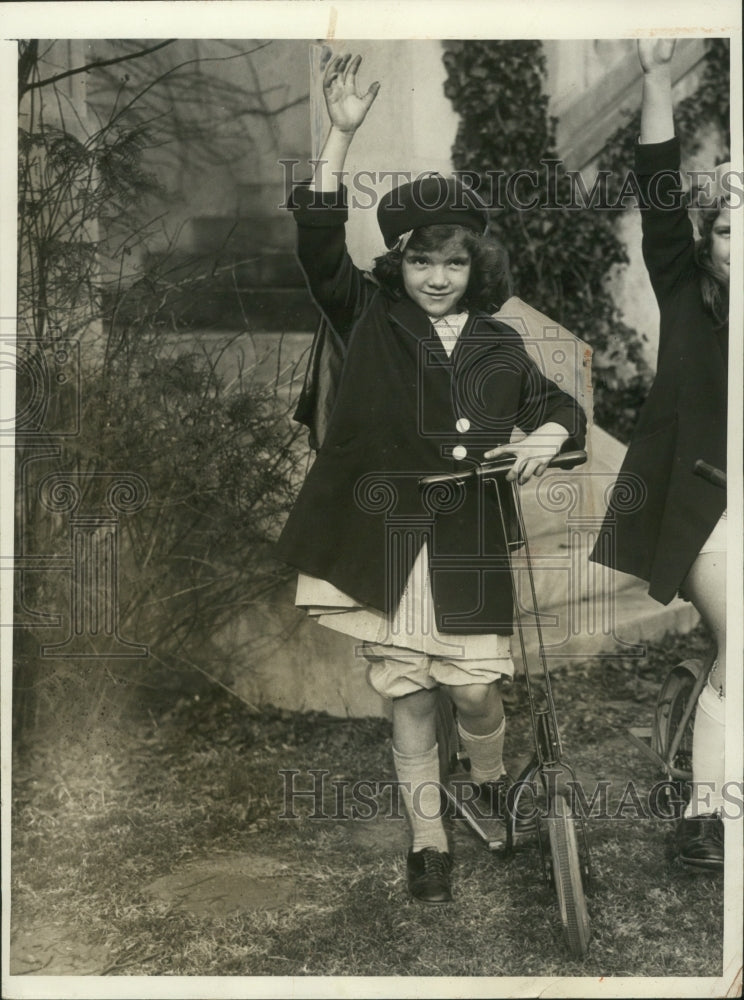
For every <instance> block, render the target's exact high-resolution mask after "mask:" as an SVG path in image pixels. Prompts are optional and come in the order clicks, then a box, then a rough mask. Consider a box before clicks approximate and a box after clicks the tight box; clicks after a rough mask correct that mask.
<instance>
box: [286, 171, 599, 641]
mask: <svg viewBox="0 0 744 1000" xmlns="http://www.w3.org/2000/svg"><path fill="white" fill-rule="evenodd" d="M315 197H316V198H319V196H315ZM294 198H295V201H294V208H295V217H296V221H297V224H298V255H299V259H300V263H301V265H302V267H303V269H304V271H305V274H306V277H307V281H308V285H309V287H310V290H311V293H312V295H313V297H314V299H315V301H316V303H317V304H318V306H319V308H320V309H321V311H322V313H323V316H324V318H325V320H326V321H327V322H328V324H329V326H330V329H331V330H332V331H333V332H334V333H335V334H336V335H337V336H338V337H339V338H341V339H342V340H343V341H344V343H345V361H344V365H343V370H342V372H341V377H340V381H339V383H338V386H337V394H336V399H335V404H334V407H333V411H332V414H331V417H330V420H329V423H328V427H327V430H326V433H325V437H324V440H323V443H322V446H321V447H320V450H319V451H318V454H317V456H316V458H315V461H314V464H313V465H312V468H311V469H310V472H309V474H308V476H307V479H306V481H305V483H304V485H303V487H302V489H301V491H300V494H299V496H298V498H297V501H296V503H295V505H294V507H293V509H292V512H291V514H290V516H289V519H288V521H287V524H286V526H285V528H284V531H283V532H282V535H281V537H280V539H279V542H278V546H277V554H278V556H279V558H281V559H283V560H284V561H285V562H288V563H290V564H291V565H293V566H295V567H297V568H298V569H300V570H302V571H303V572H305V573H309V574H310V575H312V576H316V577H320V578H321V579H324V580H327V581H329V582H331V583H333V584H334V585H335V586H336V587H338V588H339V589H340V590H342V591H344V592H345V593H347V594H349V595H350V596H352V597H353V598H355V599H356V600H358V601H360V602H361V603H364V604H368V605H371V606H372V607H374V608H378V609H380V610H382V611H387V612H390V611H392V610H393V609H394V608H395V607H397V605H398V602H399V600H400V597H401V593H402V589H403V586H404V584H405V581H406V579H407V576H408V572H409V570H410V567H411V565H412V563H413V560H414V558H415V556H416V554H417V553H418V551H419V549H420V548H421V545H422V543H423V540H424V539H425V538H426V539H428V549H429V554H430V578H431V583H432V594H433V599H434V606H435V612H436V619H437V626H438V628H439V629H440V631H442V632H444V633H457V632H460V633H490V632H498V633H501V634H509V633H511V631H512V592H511V580H510V575H509V569H508V559H507V555H506V553H507V551H508V550H507V545H506V544H505V541H504V531H503V528H502V521H501V515H500V512H499V507H498V504H497V501H496V496H495V492H494V489H493V486H492V485H489V484H484V485H483V486H480V487H478V486H473V487H468V488H463V487H455V488H452V489H449V490H447V489H438V490H436V489H435V490H433V491H432V490H429V491H423V492H422V490H421V489H420V487H419V484H418V480H419V477H421V476H423V475H427V474H431V473H438V472H453V471H463V469H467V468H469V467H470V466H472V465H473V464H474V462H475V461H478V460H481V459H482V457H483V453H484V452H485V451H487V450H488V449H489V448H493V447H494V446H495V445H497V444H503V443H505V442H507V441H509V439H510V435H511V432H512V430H513V428H514V426H515V425H516V426H518V427H520V428H521V429H522V430H525V431H527V432H529V431H532V430H534V429H535V428H536V427H538V426H540V425H541V424H543V423H545V422H546V421H556V422H558V423H560V424H562V425H563V426H565V427H566V428H567V429H568V431H569V434H570V435H571V437H570V438H569V441H567V442H566V445H565V448H566V449H575V448H580V447H582V446H583V441H584V434H585V426H586V421H585V417H584V414H583V412H582V411H581V409H580V407H579V406H578V404H577V403H576V402H575V401H574V400H573V399H572V397H570V396H569V395H567V394H566V393H564V392H562V391H561V390H559V389H558V388H557V386H556V385H555V384H554V383H552V382H550V381H549V380H548V379H546V378H545V377H544V376H543V375H542V373H541V372H540V371H539V370H538V368H537V367H536V365H535V364H534V362H533V361H532V360H531V359H530V358H529V357H528V355H527V352H526V351H525V348H524V345H523V343H522V341H521V339H520V337H519V335H518V334H517V333H516V331H514V330H513V329H512V328H511V327H509V326H507V325H505V324H504V323H500V322H497V321H495V320H494V319H493V318H492V317H490V316H488V315H486V314H471V316H470V318H469V319H468V322H467V324H466V326H465V328H464V330H463V332H462V334H461V336H460V338H459V340H458V343H457V346H456V347H455V350H454V352H453V354H452V357H451V359H450V358H448V357H447V355H446V353H445V351H444V350H443V348H442V345H441V342H440V340H439V337H438V336H437V334H436V332H435V330H434V328H433V327H432V326H431V323H430V322H429V319H428V317H427V315H426V314H425V313H424V312H423V311H422V310H421V309H420V308H419V307H418V306H417V305H416V304H415V303H414V302H413V301H412V300H411V299H409V298H408V297H404V298H403V299H401V300H399V301H396V300H395V299H393V298H391V297H389V296H388V295H386V294H385V293H384V292H383V291H382V290H381V289H380V288H379V287H377V286H376V284H375V283H373V282H372V281H370V279H369V277H368V276H366V275H365V274H363V273H362V272H361V271H359V270H357V269H356V268H355V267H354V265H353V264H352V262H351V259H350V258H349V256H348V254H347V252H346V246H345V234H344V223H345V221H346V215H347V213H346V209H345V207H344V192H343V190H342V191H341V192H340V194H339V196H336V195H333V196H329V195H324V196H323V200H324V201H325V202H326V204H324V205H319V204H318V203H317V202H313V200H312V199H313V196H312V194H311V193H310V192H309V191H308V190H307V189H302V188H301V189H299V190H298V191H296V192H295V195H294ZM462 417H465V418H467V419H468V420H469V421H470V424H471V426H470V428H469V429H468V430H467V431H465V432H462V433H460V432H458V431H457V429H456V427H455V424H456V422H457V421H458V419H459V418H462ZM458 444H460V445H464V446H465V447H466V448H467V450H468V457H467V460H466V461H456V460H455V459H453V458H452V448H453V447H454V446H455V445H458ZM500 496H501V498H502V505H503V509H504V512H505V516H504V520H505V524H506V529H507V531H506V533H507V537H508V539H509V541H510V542H514V541H518V535H517V532H516V530H515V526H514V510H513V500H512V497H511V491H510V488H509V487H508V486H507V485H503V484H502V487H501V489H500Z"/></svg>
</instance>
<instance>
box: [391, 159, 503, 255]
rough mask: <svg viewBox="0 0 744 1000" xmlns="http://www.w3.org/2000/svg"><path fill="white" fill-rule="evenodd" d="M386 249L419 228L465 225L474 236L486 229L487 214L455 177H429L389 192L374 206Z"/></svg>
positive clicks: (469, 191) (469, 190) (473, 194)
mask: <svg viewBox="0 0 744 1000" xmlns="http://www.w3.org/2000/svg"><path fill="white" fill-rule="evenodd" d="M377 221H378V223H379V226H380V230H381V231H382V235H383V238H384V240H385V246H386V247H388V248H390V247H394V246H395V243H396V241H397V240H398V238H399V237H400V236H402V235H403V233H407V232H409V231H410V230H412V229H420V228H421V227H422V226H465V227H466V228H467V229H472V230H474V231H475V232H477V233H485V232H486V229H487V228H488V211H487V209H486V206H485V205H484V204H483V202H482V201H481V200H480V198H479V197H478V195H477V194H476V193H475V192H474V191H472V190H471V189H470V188H468V187H465V186H464V185H463V184H462V183H461V182H460V181H459V180H458V179H457V178H456V177H443V176H442V175H441V174H428V175H426V176H425V177H417V178H416V180H415V181H412V182H411V183H409V184H402V185H401V186H400V187H397V188H393V190H392V191H388V193H387V194H385V195H383V196H382V198H381V199H380V203H379V205H378V206H377Z"/></svg>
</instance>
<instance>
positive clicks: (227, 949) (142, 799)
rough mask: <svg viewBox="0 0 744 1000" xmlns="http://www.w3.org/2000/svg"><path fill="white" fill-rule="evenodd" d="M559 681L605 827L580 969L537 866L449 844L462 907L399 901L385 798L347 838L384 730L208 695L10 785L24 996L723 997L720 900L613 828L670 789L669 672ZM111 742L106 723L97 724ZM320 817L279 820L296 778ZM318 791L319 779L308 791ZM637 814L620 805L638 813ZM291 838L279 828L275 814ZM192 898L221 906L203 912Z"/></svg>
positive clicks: (471, 841) (17, 767)
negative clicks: (610, 983)
mask: <svg viewBox="0 0 744 1000" xmlns="http://www.w3.org/2000/svg"><path fill="white" fill-rule="evenodd" d="M695 643H698V644H700V643H702V638H701V637H700V636H699V635H697V636H696V635H693V636H692V637H684V638H677V637H669V638H668V639H667V640H666V641H665V642H664V643H662V644H660V645H658V646H657V647H654V648H653V649H652V650H651V651H650V655H649V656H648V657H647V658H645V659H643V660H642V661H634V660H608V661H600V660H596V661H586V662H584V663H581V664H574V665H571V666H565V667H561V668H558V669H557V670H556V672H555V674H554V694H555V698H556V702H557V707H558V715H559V719H560V720H561V728H562V735H563V741H564V752H565V756H566V759H567V760H568V761H569V762H570V763H572V764H573V765H574V766H575V768H576V771H577V773H578V775H579V777H580V778H581V779H582V780H583V781H584V782H585V785H586V788H587V790H588V792H589V793H590V792H591V790H592V789H593V788H594V786H595V783H596V782H598V781H605V782H609V793H608V794H609V810H608V811H609V813H610V816H609V817H607V816H604V817H602V816H599V817H596V818H592V819H590V820H589V822H588V831H589V839H590V848H591V857H592V863H593V868H594V874H595V885H594V889H593V891H592V894H591V896H590V898H589V906H590V913H591V925H592V941H591V945H590V948H589V953H588V955H587V957H586V958H585V959H583V960H581V961H578V960H575V959H571V958H570V957H569V955H568V954H567V952H566V950H565V947H564V944H563V941H562V935H561V927H560V921H559V917H558V912H557V905H556V902H555V898H554V896H553V894H552V892H551V891H550V890H549V889H548V888H547V887H545V886H544V885H543V883H542V879H541V874H540V868H539V855H538V852H537V848H536V846H529V845H526V846H524V847H523V848H520V849H518V851H517V852H516V853H515V855H514V856H513V857H512V858H511V859H508V860H503V859H501V858H499V857H497V856H496V855H493V854H489V852H488V851H487V850H486V849H485V847H483V846H482V845H481V844H480V843H479V842H477V841H476V840H475V838H474V837H473V835H472V834H471V832H470V831H469V830H468V829H467V828H465V827H464V826H463V824H462V822H461V821H458V822H455V823H452V839H453V847H454V851H455V856H456V865H455V870H454V891H455V894H456V900H455V902H454V903H453V904H452V905H450V906H445V907H426V906H423V905H421V904H416V903H413V902H412V901H410V900H409V899H408V897H407V893H406V887H405V851H406V848H407V830H406V824H405V822H404V821H403V820H401V819H396V818H394V817H392V816H390V812H391V810H390V808H389V802H388V799H387V798H386V795H387V793H383V794H381V795H378V797H377V798H376V799H370V801H368V803H367V806H365V807H364V808H362V807H361V805H359V803H357V805H359V808H360V809H361V811H362V812H366V813H374V812H375V811H376V812H377V815H376V816H373V817H372V818H367V819H365V818H362V817H357V818H354V817H353V816H352V815H351V805H352V804H353V803H349V802H348V801H346V800H344V799H342V798H341V797H340V796H341V792H340V790H341V789H343V788H344V787H345V786H344V782H353V781H355V780H357V779H370V780H372V781H381V780H384V779H390V778H392V769H391V754H390V744H391V734H390V726H389V723H388V722H386V721H385V720H381V719H351V720H338V719H333V718H330V717H326V716H323V715H321V714H317V713H315V714H298V713H290V712H285V711H279V710H272V709H266V710H265V711H264V712H262V713H261V714H260V715H256V714H255V713H253V712H251V711H249V710H248V709H247V708H246V707H245V706H243V705H242V704H241V703H240V702H239V701H238V700H237V699H235V698H232V697H231V696H230V695H228V694H226V693H225V692H222V691H220V690H219V689H217V690H216V692H215V693H214V695H213V696H208V697H205V696H201V697H200V698H198V699H196V698H193V697H189V698H181V699H180V700H178V701H177V702H176V703H175V704H173V705H172V706H171V707H170V709H169V710H168V711H165V712H159V713H154V712H150V713H144V712H143V717H142V718H139V720H137V721H135V722H131V723H129V724H127V725H124V724H119V725H117V726H112V725H108V726H107V725H104V724H101V725H99V726H97V727H93V728H89V729H87V730H86V731H73V730H71V729H69V728H67V727H62V728H61V729H59V730H57V731H51V730H47V731H45V732H44V734H39V733H37V734H36V736H35V737H34V739H33V740H32V741H29V742H28V743H27V744H25V745H24V746H22V747H19V748H18V750H17V754H16V760H15V763H14V802H13V845H12V847H13V854H12V882H13V888H12V952H11V959H12V965H11V968H12V971H13V972H14V973H15V974H17V975H24V974H28V975H33V974H43V975H50V974H64V973H77V974H86V973H88V974H94V975H101V974H106V975H148V976H153V975H168V976H174V975H183V976H197V975H198V976H238V975H245V976H264V975H265V976H284V975H318V976H380V975H394V976H530V977H534V976H575V975H578V976H592V977H595V976H596V977H599V976H605V977H609V976H644V977H650V976H655V977H666V976H717V975H720V974H721V965H722V938H723V879H722V877H720V876H715V875H713V876H708V875H694V874H690V873H688V872H687V871H685V870H684V869H682V868H681V867H679V866H678V864H677V863H676V862H675V860H674V858H673V856H672V854H671V851H670V840H671V834H672V831H673V828H674V823H673V821H669V820H664V819H659V818H652V817H651V818H640V819H639V818H635V817H633V816H632V815H630V813H631V812H632V809H631V808H630V807H628V808H627V809H626V810H624V811H623V815H622V816H620V817H613V816H612V813H614V812H615V811H616V810H617V806H618V803H619V802H620V800H621V797H622V796H623V794H624V789H625V786H626V784H627V782H628V781H630V780H631V779H633V781H634V782H635V788H636V791H637V793H638V796H639V798H640V800H641V801H643V800H644V796H645V795H646V793H647V791H648V789H649V788H650V786H651V785H653V783H654V782H655V781H656V780H657V779H658V775H656V774H655V773H654V769H653V765H652V764H651V763H650V762H647V761H646V759H645V758H644V757H643V756H642V754H641V753H640V752H639V751H638V750H637V749H635V748H634V746H633V745H632V744H631V743H630V742H629V741H628V740H627V738H626V736H625V731H626V729H627V728H628V726H630V725H643V724H645V723H647V722H649V721H650V719H651V714H652V711H653V704H654V698H655V695H656V691H657V689H658V685H659V682H660V679H661V677H662V676H663V673H664V671H665V669H666V667H667V665H669V664H670V663H671V662H674V661H675V660H676V659H682V658H684V657H686V656H688V655H690V646H691V644H692V645H694V644H695ZM508 718H509V726H510V728H509V730H508V737H507V739H508V757H509V758H510V760H511V761H512V763H514V764H515V765H516V764H517V763H518V762H519V760H520V759H521V758H523V757H526V756H527V755H528V753H529V747H530V743H529V732H530V730H529V718H528V715H527V712H526V707H525V696H524V688H523V684H522V683H521V682H519V681H517V682H515V683H514V685H512V687H511V688H509V689H508ZM104 721H105V720H104ZM309 769H316V770H317V771H318V772H320V771H325V772H327V773H326V774H325V775H324V781H325V793H326V794H325V800H324V805H323V808H322V809H318V812H320V813H321V816H322V814H323V813H324V814H325V817H326V818H312V814H313V809H314V808H315V806H316V803H315V802H314V801H311V800H310V799H309V798H308V797H305V798H304V799H298V800H296V802H295V803H293V804H291V808H290V809H289V810H287V803H286V801H285V791H286V781H287V780H288V776H287V775H282V773H281V772H282V771H283V770H285V771H296V772H299V773H298V774H296V775H295V776H294V780H295V782H296V787H300V788H308V787H309V781H310V777H309V775H308V771H309ZM316 777H319V776H318V775H316ZM625 798H626V801H630V800H629V799H628V793H627V791H626V792H625ZM287 811H289V812H294V814H295V816H296V818H293V819H288V818H284V819H282V818H280V816H281V814H282V813H283V812H287ZM199 886H202V887H205V886H206V887H207V889H205V890H204V891H201V895H200V890H199V888H198V887H199Z"/></svg>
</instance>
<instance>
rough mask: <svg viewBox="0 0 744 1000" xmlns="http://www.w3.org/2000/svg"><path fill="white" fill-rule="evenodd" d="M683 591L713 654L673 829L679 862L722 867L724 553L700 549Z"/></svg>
mask: <svg viewBox="0 0 744 1000" xmlns="http://www.w3.org/2000/svg"><path fill="white" fill-rule="evenodd" d="M684 591H685V593H686V595H687V596H688V597H689V598H690V600H691V601H692V603H693V605H694V606H695V608H696V609H697V610H698V611H699V612H700V615H701V617H702V619H703V621H704V622H705V624H706V625H707V626H708V628H709V629H710V630H711V632H712V633H713V636H714V638H715V641H716V644H717V647H718V656H717V660H716V663H715V664H714V665H713V669H712V670H711V673H710V677H709V680H708V683H707V684H706V685H705V687H704V688H703V690H702V692H701V694H700V697H699V698H698V703H697V708H696V712H695V727H694V731H693V737H692V796H691V799H690V802H689V804H688V806H687V808H686V810H685V815H684V816H683V818H682V819H681V820H680V823H679V826H678V827H677V834H676V836H677V849H678V852H679V857H680V860H682V861H683V862H685V863H686V864H689V865H693V866H697V867H700V868H706V869H710V868H721V867H722V866H723V825H722V822H721V819H720V813H721V812H722V809H723V804H724V802H723V785H724V782H725V778H726V774H725V766H724V765H725V759H724V751H725V737H726V731H725V715H726V702H725V697H724V694H725V690H726V554H725V552H716V551H706V552H701V553H700V555H699V556H698V557H697V559H696V560H695V562H694V563H693V566H692V569H691V570H690V572H689V574H688V576H687V579H686V580H685V583H684Z"/></svg>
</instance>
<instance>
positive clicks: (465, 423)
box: [455, 417, 470, 434]
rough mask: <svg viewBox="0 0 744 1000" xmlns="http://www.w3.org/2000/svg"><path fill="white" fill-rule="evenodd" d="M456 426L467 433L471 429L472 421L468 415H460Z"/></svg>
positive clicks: (462, 432)
mask: <svg viewBox="0 0 744 1000" xmlns="http://www.w3.org/2000/svg"><path fill="white" fill-rule="evenodd" d="M455 427H456V429H457V430H458V431H459V433H460V434H466V433H467V432H468V431H469V430H470V421H469V420H468V418H467V417H460V419H459V420H458V421H457V423H456V424H455Z"/></svg>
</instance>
